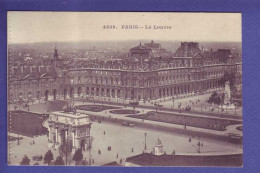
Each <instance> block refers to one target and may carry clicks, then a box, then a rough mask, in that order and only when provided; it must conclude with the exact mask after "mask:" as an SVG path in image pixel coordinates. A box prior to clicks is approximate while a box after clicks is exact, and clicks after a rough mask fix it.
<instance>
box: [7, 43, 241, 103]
mask: <svg viewBox="0 0 260 173" xmlns="http://www.w3.org/2000/svg"><path fill="white" fill-rule="evenodd" d="M238 56H239V55H238V54H232V53H231V51H230V50H229V49H218V50H217V51H212V50H211V51H203V49H200V48H199V43H196V42H182V43H181V44H180V46H179V48H178V49H177V50H176V52H175V53H171V52H168V51H167V50H165V49H163V48H162V47H161V45H160V44H159V43H154V42H153V41H151V42H150V43H145V44H143V45H142V44H141V43H140V44H139V45H137V46H136V47H133V48H131V49H130V50H129V52H128V56H127V57H125V58H122V59H117V60H88V61H84V62H78V63H77V62H75V63H74V64H73V66H72V65H71V66H68V65H67V66H65V65H64V61H63V60H62V57H59V55H58V50H57V48H55V50H54V55H53V58H51V60H50V62H49V63H48V64H45V65H30V66H28V65H19V66H11V67H10V70H9V75H8V78H9V81H8V85H9V101H10V102H13V101H17V100H21V99H22V100H29V99H31V100H34V101H37V100H45V101H46V100H56V99H70V98H96V99H109V98H120V99H129V100H136V101H137V100H147V101H150V100H157V99H161V98H172V97H175V98H176V97H190V96H192V95H194V94H196V93H201V92H207V91H209V90H210V91H212V90H214V89H215V90H217V89H222V88H223V87H224V85H223V83H220V79H221V78H222V77H223V75H224V73H226V72H229V73H233V74H235V85H236V87H238V88H241V86H242V61H241V58H239V57H238Z"/></svg>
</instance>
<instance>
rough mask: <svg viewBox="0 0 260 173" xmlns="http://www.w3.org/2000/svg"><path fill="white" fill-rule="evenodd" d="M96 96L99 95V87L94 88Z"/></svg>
mask: <svg viewBox="0 0 260 173" xmlns="http://www.w3.org/2000/svg"><path fill="white" fill-rule="evenodd" d="M96 96H99V88H96Z"/></svg>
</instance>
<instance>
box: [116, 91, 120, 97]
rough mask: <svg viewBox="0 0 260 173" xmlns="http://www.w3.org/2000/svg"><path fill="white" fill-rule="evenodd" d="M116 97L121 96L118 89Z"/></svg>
mask: <svg viewBox="0 0 260 173" xmlns="http://www.w3.org/2000/svg"><path fill="white" fill-rule="evenodd" d="M116 95H117V97H118V98H120V97H121V91H120V90H117V94H116Z"/></svg>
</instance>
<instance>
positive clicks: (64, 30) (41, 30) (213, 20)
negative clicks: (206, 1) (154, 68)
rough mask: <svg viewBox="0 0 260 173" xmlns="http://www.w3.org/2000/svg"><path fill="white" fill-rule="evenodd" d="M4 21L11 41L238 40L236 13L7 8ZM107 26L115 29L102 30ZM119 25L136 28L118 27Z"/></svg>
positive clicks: (239, 40) (239, 30) (239, 23)
mask: <svg viewBox="0 0 260 173" xmlns="http://www.w3.org/2000/svg"><path fill="white" fill-rule="evenodd" d="M7 20H8V23H7V26H8V29H7V32H8V33H7V34H8V43H11V44H12V43H34V42H70V41H113V40H129V39H131V40H141V39H142V40H143V39H148V40H170V41H198V42H199V41H217V42H241V39H242V35H241V14H240V13H168V12H167V13H159V12H156V13H153V12H150V13H140V12H16V11H11V12H8V15H7ZM107 25H114V26H115V27H116V29H104V28H103V27H104V26H107ZM122 25H124V26H125V25H138V27H139V28H138V29H122ZM145 25H147V26H151V27H152V28H154V26H156V27H157V26H168V29H145ZM140 27H143V28H140ZM169 27H170V28H171V29H169Z"/></svg>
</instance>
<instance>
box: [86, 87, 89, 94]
mask: <svg viewBox="0 0 260 173" xmlns="http://www.w3.org/2000/svg"><path fill="white" fill-rule="evenodd" d="M86 94H87V95H89V87H86Z"/></svg>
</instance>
